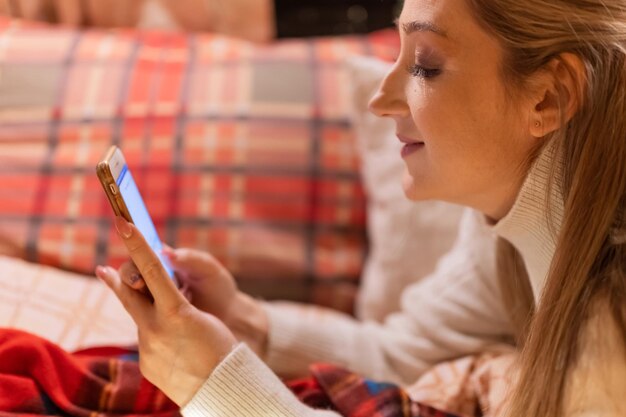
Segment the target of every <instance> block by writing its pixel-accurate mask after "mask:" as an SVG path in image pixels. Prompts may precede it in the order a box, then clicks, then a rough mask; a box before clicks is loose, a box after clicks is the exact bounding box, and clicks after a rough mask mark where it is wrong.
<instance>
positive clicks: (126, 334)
mask: <svg viewBox="0 0 626 417" xmlns="http://www.w3.org/2000/svg"><path fill="white" fill-rule="evenodd" d="M0 271H1V273H0V328H2V327H5V328H15V329H21V330H25V331H28V332H29V333H32V334H35V335H37V336H40V337H42V338H44V339H46V340H48V341H50V342H52V343H55V344H57V345H59V346H60V347H61V348H63V349H65V350H67V351H75V350H78V349H84V348H88V347H92V346H102V345H107V346H130V345H134V344H136V343H137V327H136V326H135V323H133V321H132V319H131V318H130V316H129V315H128V313H127V312H126V310H124V308H123V307H122V305H121V304H120V302H119V300H118V299H117V297H115V294H114V293H113V292H112V291H111V290H110V289H109V288H108V287H107V286H106V285H105V284H104V283H103V282H102V281H100V280H96V279H92V277H89V276H84V275H79V274H75V273H70V272H66V271H60V270H58V269H56V268H52V267H47V266H43V265H36V264H31V263H27V262H25V261H22V260H20V259H16V258H10V257H6V256H0ZM0 360H1V358H0Z"/></svg>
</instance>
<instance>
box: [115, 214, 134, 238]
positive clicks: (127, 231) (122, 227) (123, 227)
mask: <svg viewBox="0 0 626 417" xmlns="http://www.w3.org/2000/svg"><path fill="white" fill-rule="evenodd" d="M115 228H116V229H117V233H119V234H120V235H121V236H122V237H123V238H125V239H128V238H129V237H131V236H132V234H133V229H132V228H131V227H130V223H128V222H127V221H126V219H124V218H123V217H121V216H117V217H115Z"/></svg>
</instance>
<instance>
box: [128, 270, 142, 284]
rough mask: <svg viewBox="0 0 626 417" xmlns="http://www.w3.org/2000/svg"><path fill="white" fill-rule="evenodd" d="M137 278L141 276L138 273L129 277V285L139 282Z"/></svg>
mask: <svg viewBox="0 0 626 417" xmlns="http://www.w3.org/2000/svg"><path fill="white" fill-rule="evenodd" d="M139 278H141V276H140V275H139V274H138V273H133V274H132V275H131V276H130V285H133V284H134V283H135V282H137V281H139Z"/></svg>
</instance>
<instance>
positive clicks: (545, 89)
mask: <svg viewBox="0 0 626 417" xmlns="http://www.w3.org/2000/svg"><path fill="white" fill-rule="evenodd" d="M537 78H538V80H537V84H539V90H538V94H537V95H534V97H535V98H534V100H535V101H534V103H531V104H532V105H534V107H533V108H532V110H531V114H530V118H529V124H530V126H529V129H530V133H531V134H532V135H533V136H534V137H537V138H540V137H543V136H545V135H547V134H549V133H552V132H554V131H555V130H557V129H559V128H561V127H562V126H564V125H565V124H567V122H569V121H570V120H571V118H572V117H573V116H574V114H576V112H577V111H578V109H579V108H580V106H581V102H582V97H583V91H584V86H585V83H586V71H585V64H584V63H583V62H582V60H581V59H580V58H579V57H578V55H576V54H572V53H569V52H565V53H562V54H560V55H559V56H558V57H556V58H553V59H552V60H551V61H550V62H549V63H548V64H547V65H546V67H544V68H543V70H542V71H541V74H539V75H538V76H537Z"/></svg>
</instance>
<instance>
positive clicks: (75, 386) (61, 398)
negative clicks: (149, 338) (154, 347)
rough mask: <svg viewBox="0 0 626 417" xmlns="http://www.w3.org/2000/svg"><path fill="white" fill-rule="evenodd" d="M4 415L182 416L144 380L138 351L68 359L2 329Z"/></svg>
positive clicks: (97, 351)
mask: <svg viewBox="0 0 626 417" xmlns="http://www.w3.org/2000/svg"><path fill="white" fill-rule="evenodd" d="M0 415H6V416H24V417H26V416H32V415H48V416H76V417H91V416H94V415H108V416H113V415H129V416H130V415H133V416H139V415H149V416H153V417H179V416H180V413H179V412H178V407H177V406H176V404H174V403H173V402H172V401H171V400H169V399H168V398H167V397H166V396H165V395H164V394H163V393H162V392H161V391H159V390H158V389H157V388H156V387H155V386H154V385H152V384H151V383H149V382H148V381H147V380H146V379H144V378H143V377H142V376H141V373H140V372H139V365H138V364H137V354H136V351H132V350H127V349H121V348H114V347H110V348H108V347H102V348H94V349H89V350H86V351H82V352H76V353H74V354H69V353H67V352H65V351H63V350H62V349H61V348H59V347H58V346H56V345H55V344H53V343H51V342H48V341H46V340H44V339H41V338H39V337H36V336H34V335H31V334H29V333H25V332H21V331H18V330H11V329H0Z"/></svg>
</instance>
